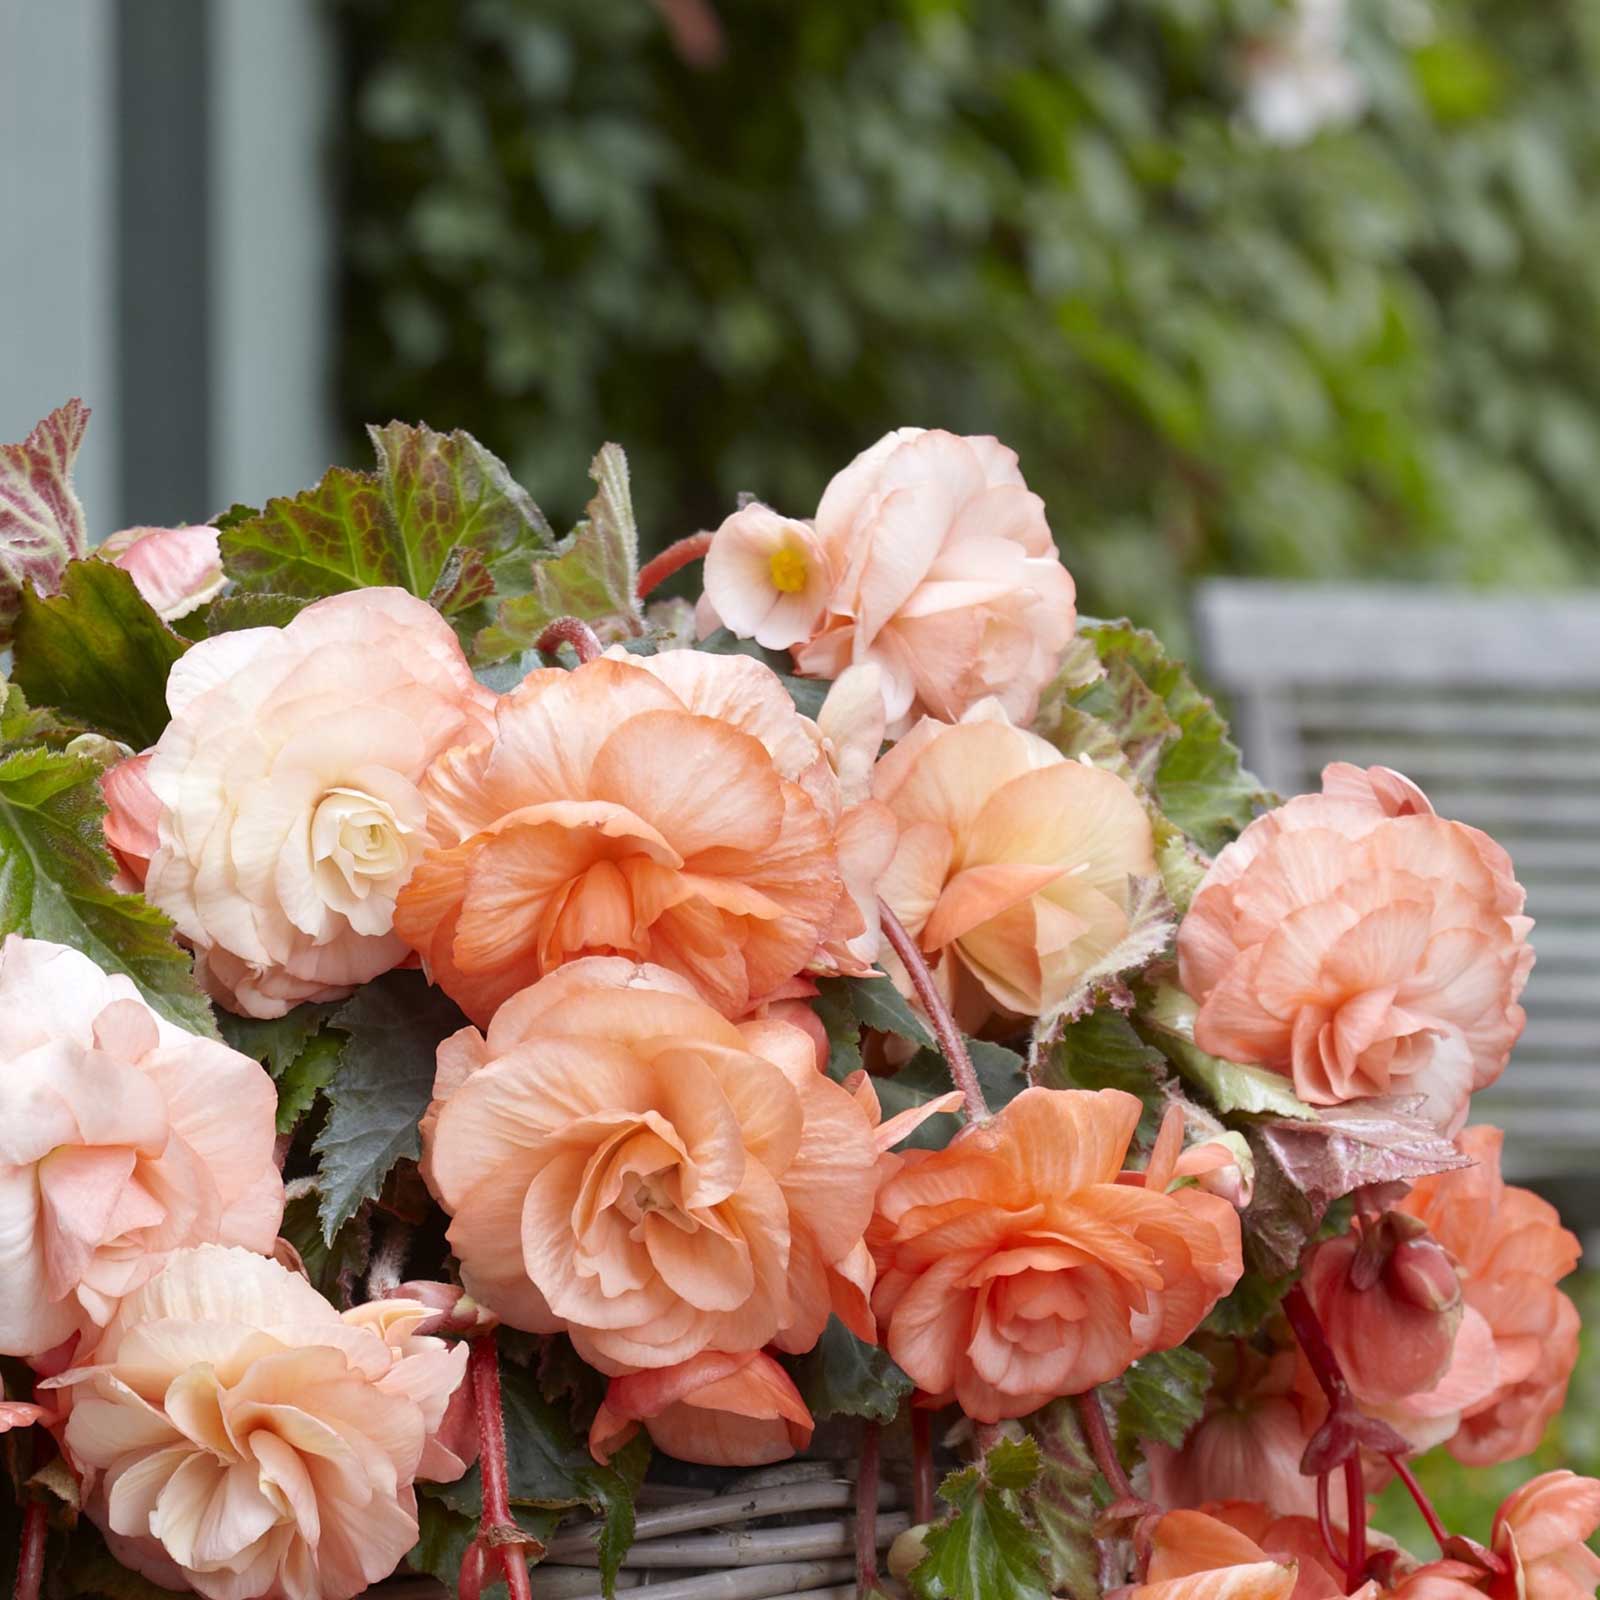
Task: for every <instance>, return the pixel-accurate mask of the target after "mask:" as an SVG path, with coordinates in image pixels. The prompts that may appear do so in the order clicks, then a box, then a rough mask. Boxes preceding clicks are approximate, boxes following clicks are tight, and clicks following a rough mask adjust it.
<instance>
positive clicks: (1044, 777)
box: [873, 702, 1156, 1027]
mask: <svg viewBox="0 0 1600 1600" xmlns="http://www.w3.org/2000/svg"><path fill="white" fill-rule="evenodd" d="M873 793H874V795H876V797H877V798H878V799H879V800H881V801H882V802H883V803H884V804H885V805H887V806H888V808H889V809H890V811H892V812H893V813H894V816H895V820H896V822H897V823H898V825H899V830H900V836H899V842H898V845H897V846H896V849H895V854H894V859H893V860H892V861H891V862H890V864H889V868H888V870H887V871H886V872H885V873H884V875H883V877H882V879H881V880H880V883H879V886H878V887H879V892H880V894H881V895H882V897H883V899H884V901H885V903H886V904H887V905H888V906H889V907H890V909H891V910H893V911H894V913H895V915H896V916H898V917H899V919H900V921H901V922H902V923H904V924H905V927H906V930H907V931H908V932H909V933H910V934H911V935H912V937H913V938H914V939H915V940H916V941H917V944H918V946H919V948H920V949H921V950H922V952H923V954H924V956H926V957H927V960H928V964H929V966H930V967H931V968H932V970H933V973H934V976H935V977H936V978H937V979H938V981H939V984H940V986H941V988H942V989H943V991H944V993H945V995H946V996H947V998H949V999H950V1000H951V1001H952V1003H953V1004H954V1005H955V1007H956V1010H957V1013H958V1015H959V1017H960V1019H961V1020H962V1022H963V1023H964V1024H966V1025H967V1026H969V1027H975V1026H976V1025H978V1024H979V1023H981V1022H982V1021H983V1020H984V1019H985V1018H986V1017H987V1016H988V1015H989V1014H990V1013H992V1012H993V1011H994V1010H995V1009H997V1008H998V1009H1000V1010H1003V1011H1007V1012H1013V1013H1016V1014H1019V1015H1022V1016H1040V1015H1042V1014H1044V1013H1046V1012H1048V1011H1050V1010H1051V1008H1052V1007H1054V1006H1057V1005H1060V1004H1061V1003H1062V1002H1063V1001H1065V999H1066V998H1067V996H1068V995H1069V994H1070V993H1071V991H1072V988H1073V986H1074V984H1075V983H1076V982H1077V980H1078V979H1079V978H1080V977H1081V976H1082V974H1083V973H1084V972H1085V971H1087V970H1088V969H1089V968H1090V967H1091V966H1092V965H1093V964H1094V963H1095V962H1096V961H1098V960H1099V959H1101V958H1102V957H1104V956H1105V955H1106V954H1107V953H1108V952H1110V951H1111V950H1112V949H1113V948H1114V947H1115V946H1116V945H1117V944H1118V943H1120V942H1121V940H1122V939H1123V937H1124V936H1125V935H1126V934H1127V932H1128V927H1129V917H1128V913H1129V901H1130V893H1131V882H1130V880H1131V879H1132V878H1134V877H1139V876H1148V875H1150V874H1152V873H1153V872H1154V871H1155V870H1156V867H1155V856H1154V847H1153V844H1152V840H1151V833H1150V819H1149V817H1148V816H1147V815H1146V813H1145V809H1144V807H1143V805H1142V804H1141V803H1140V801H1139V798H1138V796H1137V795H1136V794H1135V793H1134V792H1133V790H1132V789H1131V788H1130V787H1129V786H1128V784H1126V783H1125V782H1124V781H1123V780H1122V779H1121V778H1119V777H1118V776H1117V775H1116V774H1115V773H1112V772H1107V771H1106V770H1104V769H1103V768H1100V767H1093V766H1088V765H1086V764H1084V763H1083V762H1081V761H1069V760H1068V759H1067V758H1066V757H1065V756H1064V755H1062V754H1061V752H1060V751H1059V750H1056V749H1054V748H1053V747H1052V746H1050V745H1048V744H1046V743H1045V741H1044V740H1043V739H1040V738H1038V737H1037V736H1036V735H1034V734H1031V733H1026V732H1024V731H1023V730H1022V729H1021V728H1015V727H1013V726H1012V725H1011V724H1010V723H1009V722H1008V721H1007V720H1006V719H1005V717H1004V715H1003V714H1002V713H1001V712H1000V711H999V708H998V707H997V706H995V705H994V703H993V702H989V703H988V704H986V705H983V706H978V707H975V708H974V710H973V711H972V712H971V713H970V714H969V716H968V718H967V720H965V721H963V722H961V723H959V724H957V725H955V726H951V725H949V724H947V723H942V722H934V721H933V720H931V719H924V720H923V721H922V722H920V723H918V724H917V726H916V727H915V728H913V729H912V730H911V732H910V733H909V734H907V735H906V737H905V738H904V739H902V740H901V741H900V742H899V744H897V745H896V746H895V747H894V748H893V749H892V750H890V751H889V753H888V754H887V755H885V756H884V757H883V759H882V760H881V761H879V763H878V766H877V771H876V772H875V774H874V777H873ZM891 970H893V971H896V972H898V966H897V965H896V966H894V967H892V968H891ZM899 980H900V981H901V983H902V987H905V981H904V974H903V973H899Z"/></svg>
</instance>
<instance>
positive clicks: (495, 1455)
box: [459, 1333, 538, 1600]
mask: <svg viewBox="0 0 1600 1600" xmlns="http://www.w3.org/2000/svg"><path fill="white" fill-rule="evenodd" d="M467 1349H468V1355H467V1382H468V1383H470V1384H471V1385H472V1400H473V1404H474V1406H475V1407H476V1409H477V1413H478V1464H479V1468H480V1470H481V1474H482V1479H483V1516H482V1518H481V1519H480V1520H479V1523H478V1536H477V1538H476V1539H474V1540H473V1541H472V1543H471V1545H469V1546H468V1548H467V1554H466V1556H465V1558H464V1559H463V1561H462V1563H461V1579H460V1584H459V1588H460V1591H461V1595H462V1600H478V1596H480V1595H481V1594H482V1592H483V1590H484V1588H485V1587H487V1586H488V1584H490V1583H492V1582H493V1581H494V1580H493V1578H491V1577H490V1576H489V1571H488V1568H489V1558H490V1554H491V1553H492V1552H498V1553H499V1556H500V1560H501V1563H502V1564H503V1566H504V1568H505V1575H506V1588H507V1589H508V1590H509V1592H510V1594H511V1600H532V1594H533V1590H532V1586H531V1584H530V1583H529V1581H528V1563H527V1560H526V1558H525V1557H524V1555H523V1550H524V1548H525V1547H526V1546H528V1545H537V1544H538V1540H536V1539H534V1538H532V1537H531V1536H530V1535H529V1534H526V1533H524V1532H523V1531H522V1529H521V1528H519V1527H518V1526H517V1523H516V1519H515V1518H514V1517H513V1516H512V1515H511V1479H510V1473H509V1469H508V1467H507V1462H506V1423H505V1414H504V1412H503V1411H502V1409H501V1404H500V1349H499V1346H498V1344H497V1343H496V1342H495V1336H494V1335H493V1334H492V1333H486V1334H483V1335H481V1336H480V1337H478V1338H476V1339H473V1340H472V1341H471V1342H470V1343H469V1344H468V1347H467Z"/></svg>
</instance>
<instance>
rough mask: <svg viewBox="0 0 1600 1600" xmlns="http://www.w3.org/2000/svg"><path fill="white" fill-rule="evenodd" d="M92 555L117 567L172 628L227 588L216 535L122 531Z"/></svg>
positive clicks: (208, 531)
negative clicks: (129, 577) (129, 578)
mask: <svg viewBox="0 0 1600 1600" xmlns="http://www.w3.org/2000/svg"><path fill="white" fill-rule="evenodd" d="M95 554H96V555H98V556H101V557H103V558H104V559H105V560H107V561H109V562H111V563H112V565H114V566H118V567H121V568H122V569H123V570H124V571H125V572H127V573H128V574H129V575H130V576H131V577H132V578H133V583H134V587H135V588H136V589H137V590H138V591H139V593H140V594H142V595H143V596H144V598H145V599H146V600H147V601H148V602H149V604H150V608H151V609H152V610H153V611H154V612H155V614H156V615H157V616H158V617H160V618H161V619H162V620H163V621H164V622H176V621H177V620H178V619H179V618H180V617H186V616H188V615H189V613H190V612H191V611H198V610H199V609H200V607H201V606H203V605H204V604H205V603H206V601H207V600H214V599H216V597H217V596H218V595H219V594H221V593H222V591H223V588H224V586H225V585H226V584H227V581H228V577H227V574H226V573H225V572H224V571H223V570H222V547H221V544H220V543H219V541H218V539H217V530H216V529H215V528H208V527H205V526H203V525H201V526H195V527H182V528H124V529H123V530H122V532H121V533H114V534H112V535H111V537H110V538H108V539H106V540H104V541H102V543H101V545H100V547H99V549H98V550H96V551H95Z"/></svg>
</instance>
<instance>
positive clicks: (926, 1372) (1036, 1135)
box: [868, 1089, 1243, 1422]
mask: <svg viewBox="0 0 1600 1600" xmlns="http://www.w3.org/2000/svg"><path fill="white" fill-rule="evenodd" d="M1139 1114H1140V1105H1139V1102H1138V1100H1137V1099H1136V1098H1135V1097H1134V1096H1133V1095H1130V1094H1124V1093H1122V1092H1121V1091H1120V1090H1116V1089H1103V1090H1100V1091H1098V1092H1096V1093H1090V1092H1087V1091H1082V1090H1054V1089H1025V1090H1024V1091H1023V1092H1022V1093H1021V1094H1020V1095H1018V1096H1017V1098H1016V1099H1015V1100H1013V1101H1012V1102H1011V1103H1010V1105H1008V1106H1007V1107H1006V1108H1005V1109H1004V1110H1003V1111H1002V1112H1000V1113H999V1115H998V1116H996V1117H994V1118H992V1119H991V1120H990V1121H988V1122H986V1123H982V1124H980V1125H978V1126H976V1127H972V1128H969V1129H968V1130H967V1131H966V1132H965V1133H963V1134H962V1135H961V1136H960V1137H959V1138H957V1139H956V1140H955V1142H954V1143H953V1144H951V1145H950V1146H949V1147H948V1148H946V1149H944V1150H940V1151H936V1152H924V1151H912V1152H909V1153H908V1154H907V1155H905V1156H904V1157H902V1158H901V1162H902V1165H901V1167H900V1170H899V1171H898V1172H897V1173H896V1174H895V1175H894V1176H892V1177H891V1178H889V1179H888V1181H887V1182H886V1183H885V1184H884V1185H883V1187H882V1189H881V1190H880V1191H879V1194H878V1202H877V1215H876V1216H875V1217H874V1219H873V1224H872V1228H871V1231H870V1232H869V1234H868V1244H869V1246H870V1248H871V1250H872V1253H873V1256H874V1258H875V1259H876V1261H877V1265H878V1284H877V1288H876V1290H875V1291H874V1294H873V1299H872V1306H873V1310H874V1312H875V1313H876V1314H877V1317H878V1321H879V1323H880V1325H881V1326H882V1327H883V1329H884V1344H885V1347H886V1348H887V1349H888V1351H889V1353H890V1355H892V1356H893V1357H894V1359H895V1360H896V1361H897V1362H899V1364H900V1366H901V1367H903V1368H904V1369H905V1371H906V1372H908V1373H909V1374H910V1375H911V1377H912V1378H913V1379H915V1380H916V1382H917V1384H918V1386H919V1387H920V1388H922V1389H924V1390H926V1391H927V1392H928V1393H930V1394H933V1395H946V1394H951V1393H953V1394H954V1395H955V1398H956V1400H957V1401H958V1402H959V1403H960V1405H961V1408H962V1409H963V1410H964V1411H965V1412H966V1413H967V1415H968V1416H970V1417H972V1418H974V1419H975V1420H977V1421H980V1422H995V1421H998V1420H999V1419H1001V1418H1003V1417H1019V1416H1023V1415H1025V1414H1026V1413H1027V1412H1029V1411H1033V1410H1036V1409H1037V1408H1038V1407H1039V1406H1041V1405H1043V1404H1044V1403H1045V1402H1046V1401H1049V1400H1052V1399H1054V1398H1055V1397H1056V1396H1058V1395H1062V1394H1078V1393H1081V1392H1082V1391H1083V1390H1085V1389H1088V1388H1090V1387H1092V1386H1093V1385H1094V1384H1097V1383H1102V1382H1104V1381H1106V1380H1107V1379H1109V1378H1113V1377H1116V1376H1117V1375H1118V1374H1119V1373H1121V1372H1124V1371H1126V1370H1127V1368H1128V1367H1129V1366H1130V1365H1132V1363H1133V1362H1134V1361H1136V1360H1137V1359H1138V1358H1139V1357H1140V1356H1143V1355H1148V1354H1149V1353H1150V1352H1151V1351H1153V1350H1165V1349H1169V1348H1171V1347H1172V1346H1173V1345H1175V1344H1180V1343H1182V1341H1183V1340H1184V1339H1186V1338H1188V1336H1189V1335H1190V1334H1191V1333H1193V1332H1194V1330H1195V1328H1196V1327H1197V1326H1199V1324H1200V1321H1201V1319H1202V1318H1204V1317H1205V1315H1206V1314H1207V1312H1209V1311H1210V1309H1211V1307H1212V1306H1213V1305H1215V1304H1216V1302H1217V1301H1218V1300H1219V1299H1220V1298H1221V1297H1222V1296H1223V1295H1224V1294H1226V1293H1227V1292H1228V1291H1229V1290H1230V1289H1231V1288H1232V1287H1233V1285H1234V1284H1235V1283H1236V1282H1237V1281H1238V1278H1239V1275H1240V1273H1241V1271H1242V1270H1243V1266H1242V1262H1241V1259H1240V1253H1239V1251H1240V1240H1239V1218H1238V1214H1237V1213H1236V1212H1235V1211H1234V1209H1233V1207H1232V1206H1230V1205H1229V1204H1228V1203H1227V1202H1226V1201H1224V1200H1220V1199H1218V1198H1217V1197H1216V1196H1215V1195H1210V1194H1206V1193H1205V1192H1204V1191H1203V1190H1201V1189H1199V1188H1198V1187H1196V1186H1194V1185H1192V1184H1190V1185H1186V1186H1184V1187H1182V1188H1180V1189H1178V1190H1177V1192H1175V1193H1172V1194H1168V1193H1165V1192H1163V1190H1164V1187H1165V1182H1166V1181H1167V1180H1169V1179H1170V1177H1171V1170H1170V1168H1167V1169H1166V1170H1162V1169H1158V1168H1155V1167H1151V1168H1148V1169H1147V1170H1146V1172H1144V1173H1141V1174H1132V1175H1130V1176H1132V1177H1136V1178H1137V1180H1138V1181H1137V1182H1125V1181H1121V1180H1122V1178H1123V1171H1122V1169H1123V1164H1124V1160H1125V1158H1126V1156H1127V1153H1128V1146H1129V1144H1130V1142H1131V1140H1132V1138H1133V1133H1134V1129H1135V1128H1136V1127H1137V1126H1138V1123H1139Z"/></svg>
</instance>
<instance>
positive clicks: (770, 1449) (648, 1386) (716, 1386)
mask: <svg viewBox="0 0 1600 1600" xmlns="http://www.w3.org/2000/svg"><path fill="white" fill-rule="evenodd" d="M641 1425H642V1426H643V1427H644V1428H645V1430H646V1431H647V1432H648V1433H649V1435H650V1439H651V1442H652V1443H653V1444H654V1445H655V1446H656V1448H657V1449H658V1450H664V1451H666V1453H667V1454H668V1455H669V1456H675V1457H676V1458H677V1459H678V1460H679V1461H698V1462H700V1463H702V1464H703V1465H705V1466H711V1467H761V1466H766V1465H768V1464H769V1463H770V1462H774V1461H787V1460H788V1459H789V1457H790V1456H792V1455H793V1454H794V1453H795V1451H797V1450H804V1449H805V1447H806V1446H807V1445H808V1444H810V1443H811V1433H812V1429H813V1428H814V1427H815V1424H814V1423H813V1422H812V1420H811V1413H810V1412H809V1411H808V1410H807V1409H806V1403H805V1401H804V1400H802V1399H801V1398H800V1391H799V1390H798V1389H796V1388H795V1386H794V1380H793V1379H792V1378H790V1376H789V1374H788V1373H786V1372H785V1371H784V1370H783V1368H782V1367H780V1366H779V1365H778V1363H777V1362H776V1361H774V1360H773V1359H772V1357H771V1356H769V1355H766V1354H764V1353H763V1352H762V1351H760V1350H746V1351H745V1352H744V1353H743V1354H742V1355H731V1356H730V1355H724V1354H722V1352H721V1351H717V1350H706V1351H702V1352H701V1354H699V1355H697V1356H692V1357H690V1359H689V1360H687V1361H684V1362H680V1363H679V1364H678V1365H677V1366H675V1367H657V1368H655V1369H653V1370H651V1371H646V1372H637V1373H632V1374H630V1375H628V1376H626V1377H621V1378H613V1379H612V1380H611V1386H610V1387H609V1388H608V1389H607V1390H606V1397H605V1399H604V1400H603V1401H601V1403H600V1409H599V1410H598V1411H597V1412H596V1413H595V1418H594V1422H593V1424H592V1425H591V1426H590V1428H589V1449H590V1451H591V1453H592V1454H593V1455H594V1458H595V1460H596V1461H598V1462H600V1463H601V1464H602V1465H603V1464H604V1463H606V1462H608V1461H609V1460H610V1459H611V1457H612V1455H613V1454H614V1453H615V1452H616V1451H618V1450H620V1449H621V1448H622V1446H623V1445H625V1444H626V1443H627V1442H628V1440H629V1439H631V1438H632V1437H633V1436H634V1435H635V1434H636V1433H637V1432H638V1431H639V1428H640V1427H641Z"/></svg>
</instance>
